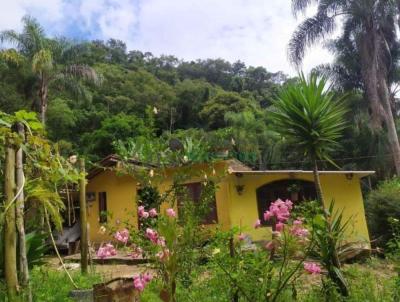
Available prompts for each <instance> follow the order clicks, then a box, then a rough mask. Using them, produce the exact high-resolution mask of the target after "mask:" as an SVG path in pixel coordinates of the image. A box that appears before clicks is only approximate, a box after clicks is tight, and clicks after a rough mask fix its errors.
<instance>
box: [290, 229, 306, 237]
mask: <svg viewBox="0 0 400 302" xmlns="http://www.w3.org/2000/svg"><path fill="white" fill-rule="evenodd" d="M292 234H293V235H295V236H297V237H300V238H304V237H307V236H308V234H309V231H308V230H307V229H306V228H301V227H295V228H293V229H292Z"/></svg>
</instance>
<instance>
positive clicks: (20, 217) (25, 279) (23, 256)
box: [15, 123, 32, 302]
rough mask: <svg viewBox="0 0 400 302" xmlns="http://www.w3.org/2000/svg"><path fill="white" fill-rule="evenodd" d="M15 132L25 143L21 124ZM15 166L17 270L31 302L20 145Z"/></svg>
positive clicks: (18, 124) (23, 128)
mask: <svg viewBox="0 0 400 302" xmlns="http://www.w3.org/2000/svg"><path fill="white" fill-rule="evenodd" d="M16 128H17V132H18V134H19V136H20V138H21V139H22V141H25V127H24V125H23V124H22V123H17V124H16ZM21 144H22V143H21ZM15 166H16V174H17V175H16V185H17V190H18V193H17V194H18V196H16V198H17V199H16V202H15V208H16V209H15V216H16V226H17V230H18V247H19V269H20V278H21V285H22V286H23V288H24V290H25V292H26V293H27V300H28V301H29V302H31V301H32V291H31V288H30V285H29V268H28V258H27V250H26V237H25V223H24V209H25V204H24V189H23V188H24V183H25V175H24V167H23V151H22V147H21V145H20V146H19V148H18V149H17V151H16V158H15Z"/></svg>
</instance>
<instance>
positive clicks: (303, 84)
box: [269, 74, 346, 160]
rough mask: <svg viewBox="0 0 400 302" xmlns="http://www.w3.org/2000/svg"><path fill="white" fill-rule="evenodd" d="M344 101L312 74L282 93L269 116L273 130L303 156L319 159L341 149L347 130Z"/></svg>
mask: <svg viewBox="0 0 400 302" xmlns="http://www.w3.org/2000/svg"><path fill="white" fill-rule="evenodd" d="M345 114H346V107H345V106H344V104H343V98H338V97H336V95H335V94H334V93H333V92H331V91H330V90H329V87H328V85H327V80H326V78H323V77H322V78H321V77H318V76H317V75H316V74H311V75H310V77H309V78H308V79H306V78H305V77H304V75H301V76H300V80H299V82H298V83H295V84H290V85H288V86H286V87H285V88H284V89H282V90H281V91H280V93H279V95H278V97H277V99H276V100H275V101H273V106H272V110H270V112H269V116H270V118H271V121H272V126H273V129H274V130H275V131H276V132H278V133H280V134H281V135H282V136H283V137H285V138H286V139H288V140H289V141H291V142H293V144H294V145H296V147H297V148H300V149H302V150H303V151H304V154H306V155H309V156H310V157H317V158H319V159H324V160H326V159H328V160H329V157H328V155H329V154H330V153H331V152H332V151H333V150H335V149H336V148H337V147H338V146H339V143H338V140H339V139H340V137H341V136H342V132H343V130H344V128H345V127H346V122H345V119H344V116H345Z"/></svg>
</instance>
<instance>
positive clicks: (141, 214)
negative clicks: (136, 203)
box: [138, 206, 144, 217]
mask: <svg viewBox="0 0 400 302" xmlns="http://www.w3.org/2000/svg"><path fill="white" fill-rule="evenodd" d="M143 213H144V206H140V207H138V215H139V217H142V216H143Z"/></svg>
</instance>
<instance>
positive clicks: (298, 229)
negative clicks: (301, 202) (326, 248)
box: [207, 199, 321, 301]
mask: <svg viewBox="0 0 400 302" xmlns="http://www.w3.org/2000/svg"><path fill="white" fill-rule="evenodd" d="M293 206H294V205H293V203H292V202H291V201H290V200H285V201H283V200H281V199H278V200H276V201H274V202H272V203H271V205H270V206H269V208H268V210H267V211H265V213H264V217H263V218H264V220H265V221H268V222H270V223H271V224H272V229H273V236H272V240H268V241H267V242H266V243H265V244H264V245H262V246H259V247H257V245H256V246H252V245H249V243H250V242H251V238H250V236H249V235H247V234H246V233H245V228H243V227H241V228H240V229H238V230H237V232H236V236H235V238H236V240H235V241H232V240H231V239H229V237H226V236H225V235H223V233H221V235H222V237H223V238H224V239H222V242H220V243H218V244H217V245H216V246H215V247H214V249H213V251H212V253H211V255H212V263H213V266H212V267H213V268H214V271H213V272H212V273H210V272H207V273H208V274H211V275H212V277H211V278H212V280H213V281H212V282H216V283H218V284H220V286H221V288H223V287H225V288H226V286H227V284H228V285H229V286H230V289H229V290H228V292H230V293H231V296H230V297H228V300H235V299H238V300H240V301H242V300H243V301H276V300H279V299H281V297H282V295H284V293H285V292H287V291H288V290H289V291H290V290H295V288H296V280H298V278H299V277H300V276H301V275H302V274H305V273H306V274H313V275H317V274H320V273H321V267H320V265H319V264H318V263H316V262H306V261H305V260H306V259H307V257H308V255H309V252H310V251H311V248H312V246H313V237H312V232H311V230H310V229H309V227H308V226H307V225H306V224H305V223H304V220H303V218H301V217H292V215H291V214H292V210H293ZM253 227H254V228H256V229H260V228H262V225H261V221H260V220H257V221H255V223H254V224H253ZM232 235H233V234H230V235H229V236H230V238H232V237H231V236H232ZM224 236H225V237H224ZM210 282H211V281H210ZM266 297H267V298H266Z"/></svg>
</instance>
